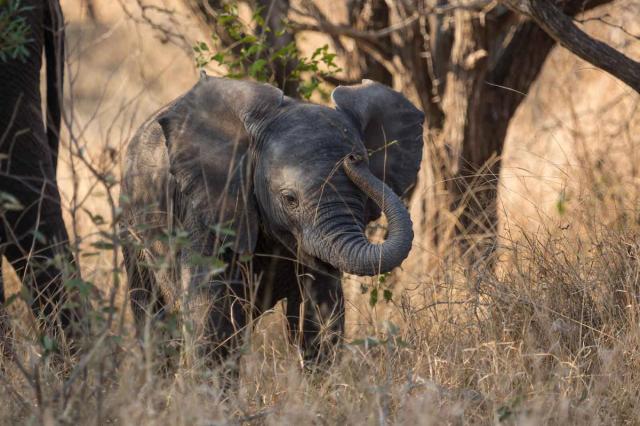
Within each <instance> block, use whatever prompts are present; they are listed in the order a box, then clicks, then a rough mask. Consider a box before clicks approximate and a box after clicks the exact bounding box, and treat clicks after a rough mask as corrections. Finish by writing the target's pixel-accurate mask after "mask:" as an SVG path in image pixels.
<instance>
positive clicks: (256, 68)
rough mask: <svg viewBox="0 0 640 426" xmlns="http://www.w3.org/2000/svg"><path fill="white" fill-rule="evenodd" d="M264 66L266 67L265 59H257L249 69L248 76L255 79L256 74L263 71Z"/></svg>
mask: <svg viewBox="0 0 640 426" xmlns="http://www.w3.org/2000/svg"><path fill="white" fill-rule="evenodd" d="M265 65H267V60H266V59H258V60H257V61H255V62H254V63H253V64H251V66H250V67H249V75H250V76H251V77H256V76H257V75H258V73H259V72H261V71H262V70H263V69H264V67H265Z"/></svg>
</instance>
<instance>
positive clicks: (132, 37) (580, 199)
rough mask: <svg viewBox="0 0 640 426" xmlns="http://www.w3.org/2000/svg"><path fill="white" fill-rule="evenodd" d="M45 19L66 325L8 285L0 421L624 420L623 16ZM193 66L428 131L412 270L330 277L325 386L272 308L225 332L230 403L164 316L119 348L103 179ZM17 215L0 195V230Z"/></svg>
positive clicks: (9, 37)
mask: <svg viewBox="0 0 640 426" xmlns="http://www.w3.org/2000/svg"><path fill="white" fill-rule="evenodd" d="M61 5H62V10H63V12H64V14H65V33H66V49H65V50H66V53H65V62H64V63H65V66H64V69H65V76H66V79H65V87H64V99H63V105H64V109H63V113H62V126H61V127H62V130H61V132H60V136H61V137H60V152H59V156H58V167H57V185H58V187H59V189H60V193H61V204H62V207H63V214H64V219H65V223H66V227H67V230H68V233H69V240H70V241H69V248H70V252H71V253H72V255H73V259H74V261H73V262H69V261H68V258H66V257H60V258H56V259H55V262H58V263H59V265H58V266H59V267H60V270H61V271H62V273H63V275H62V282H63V284H64V286H65V288H66V290H68V291H69V292H71V293H72V294H74V295H75V298H73V299H72V300H69V301H67V302H65V303H69V304H78V305H80V306H83V307H86V308H87V309H86V312H87V314H86V315H84V317H83V319H82V327H80V329H81V330H82V335H81V337H80V338H79V339H77V343H75V344H74V345H73V346H72V347H70V346H69V345H68V343H67V341H66V339H65V338H64V333H55V332H54V333H51V332H48V331H46V330H45V328H44V327H42V324H43V322H44V321H43V319H44V318H34V316H33V315H32V312H31V310H30V309H29V308H28V306H29V305H30V304H31V303H32V301H33V298H34V294H33V293H32V292H30V291H29V289H28V287H26V286H24V285H22V281H24V279H25V277H24V276H17V275H16V274H15V272H14V271H13V270H12V268H10V267H9V265H7V263H6V262H5V263H4V265H3V271H2V272H3V276H4V286H5V291H4V293H5V295H6V297H5V300H4V303H3V306H2V311H0V321H1V324H0V329H1V332H2V337H1V340H0V345H2V357H1V358H0V389H2V395H3V398H2V403H0V422H2V423H3V424H23V423H26V424H100V425H102V424H185V425H186V424H207V425H209V424H338V423H344V424H468V423H473V424H491V423H493V424H580V425H582V424H638V423H639V421H638V419H639V418H640V391H639V389H640V300H639V299H638V297H639V294H640V170H639V169H638V164H640V153H639V152H638V144H640V136H639V135H640V109H639V106H640V95H639V88H640V85H639V83H638V81H639V79H640V64H639V63H638V61H639V60H640V20H638V16H640V3H638V2H637V0H593V1H581V0H580V1H574V0H567V1H561V2H559V1H552V0H527V1H511V0H500V1H482V0H480V1H460V2H458V1H438V2H436V1H429V0H425V1H423V0H416V1H404V0H396V1H384V0H344V1H335V2H334V1H324V0H252V1H246V2H245V1H242V2H240V1H238V2H236V1H231V0H157V1H156V0H119V1H118V2H109V1H103V0H64V1H62V2H61ZM22 7H23V5H21V2H20V1H17V0H5V1H2V0H0V66H2V62H3V61H4V60H8V59H10V58H14V59H15V58H18V59H19V58H21V57H24V56H25V55H28V52H25V50H24V48H23V47H24V46H25V45H27V44H28V43H29V42H30V40H31V38H30V35H29V31H28V28H26V27H25V23H24V22H23V21H21V19H20V11H21V8H22ZM201 69H204V70H206V71H207V72H208V73H209V74H211V75H219V76H228V77H231V78H250V79H254V80H259V81H264V82H268V83H271V84H273V85H275V86H278V87H280V88H281V89H282V90H283V91H284V92H285V93H286V94H287V95H288V96H291V97H295V98H300V99H308V100H312V101H314V102H319V103H326V104H330V103H331V99H330V97H329V95H330V93H331V90H332V89H333V88H334V87H335V86H336V85H340V84H342V85H348V84H354V83H359V82H360V81H361V80H362V79H364V78H368V79H373V80H376V81H379V82H382V83H384V84H386V85H389V86H391V87H394V88H395V89H396V90H399V91H401V92H402V93H404V94H405V95H406V96H407V97H409V98H410V99H411V100H412V101H413V102H414V103H415V104H416V105H418V106H419V107H420V108H421V109H422V110H423V111H424V112H425V116H426V119H425V124H424V129H425V132H424V155H423V160H422V166H421V170H420V174H419V178H418V182H417V184H416V185H415V187H414V188H413V189H412V194H411V199H410V203H409V205H408V207H409V211H410V213H411V216H412V219H413V223H414V233H415V238H414V241H413V248H412V251H411V253H410V255H409V258H408V259H407V260H406V261H405V262H404V263H403V265H402V267H401V268H398V269H396V270H395V271H394V272H392V273H391V274H385V275H380V276H377V277H370V278H363V277H356V276H346V277H344V279H343V285H344V288H345V293H346V295H347V302H348V303H347V310H346V324H347V325H346V327H347V330H346V337H345V340H344V342H343V344H342V345H341V347H340V349H339V351H338V353H337V354H336V359H335V362H334V364H333V365H332V366H331V367H329V368H326V369H318V370H315V371H307V370H306V369H305V368H303V367H302V365H301V360H300V354H299V353H298V352H297V351H296V349H295V348H294V347H293V346H291V345H289V344H288V342H287V338H286V326H285V321H284V318H283V316H284V315H283V309H282V307H281V306H278V307H277V308H275V309H273V310H272V311H270V312H268V313H267V314H266V315H264V316H262V317H261V318H260V319H259V320H258V321H256V324H255V326H254V327H253V328H252V329H251V330H249V331H245V332H247V333H249V335H250V336H249V339H248V340H247V344H246V345H245V347H243V348H241V352H242V357H241V361H240V373H239V376H238V378H237V381H236V383H235V384H234V385H233V386H232V387H231V389H226V390H225V387H224V386H222V385H221V377H220V375H219V372H220V371H219V370H218V369H216V368H213V369H212V368H205V367H203V366H202V365H194V364H191V363H187V362H184V359H185V353H184V352H185V350H184V346H181V345H180V344H179V342H181V341H182V340H183V337H184V336H185V335H186V334H188V330H185V328H184V327H183V325H181V323H180V318H171V317H168V318H166V319H165V320H164V321H162V322H161V323H160V324H153V326H152V324H149V326H148V327H146V328H145V330H144V332H143V333H142V334H141V335H136V332H135V329H134V326H133V324H132V320H131V312H130V310H129V300H128V294H127V291H126V288H127V287H126V275H125V273H124V267H123V260H122V255H121V246H122V244H123V241H122V239H121V233H120V228H119V218H120V214H121V210H120V207H119V206H120V203H121V200H119V194H120V188H119V184H120V179H121V169H122V167H121V166H122V160H123V156H124V152H125V149H126V146H127V142H128V141H129V140H130V139H131V137H132V136H133V133H134V132H135V131H136V129H137V128H138V127H139V125H140V124H141V123H142V121H143V120H145V119H146V117H147V116H149V115H150V114H151V113H152V112H153V111H154V110H156V109H157V108H159V107H161V106H162V105H164V104H166V103H167V102H168V101H170V100H171V99H174V98H175V97H176V96H178V95H180V94H181V93H183V92H184V91H185V90H186V89H188V88H189V87H191V86H192V85H193V84H194V82H195V81H196V80H197V78H198V72H199V71H200V70H201ZM3 84H5V82H2V81H0V94H1V93H2V85H3ZM1 101H2V99H1V97H0V102H1ZM2 135H3V129H0V138H2ZM1 142H2V139H0V143H1ZM4 160H5V158H1V157H0V165H2V164H3V163H2V161H4ZM0 170H2V169H1V167H0ZM0 179H3V176H2V175H0ZM23 207H24V206H20V205H19V203H16V202H15V197H12V196H11V194H4V193H1V192H0V214H2V215H4V214H5V213H6V212H8V211H16V210H19V209H21V208H23ZM1 223H2V222H0V224H1ZM384 227H385V222H384V220H382V221H380V222H379V223H375V224H371V225H370V228H371V229H370V230H371V234H372V235H373V237H372V238H375V237H376V234H378V235H379V234H380V233H381V232H383V231H384ZM34 238H42V236H40V235H34ZM176 244H180V241H177V242H176ZM2 245H3V241H0V250H1V249H2V247H3V246H2ZM213 261H215V262H220V260H219V259H214V260H213ZM216 265H218V266H220V267H224V265H223V264H217V263H216ZM154 267H156V268H162V267H163V265H162V262H160V263H159V264H158V265H154ZM167 354H169V361H167Z"/></svg>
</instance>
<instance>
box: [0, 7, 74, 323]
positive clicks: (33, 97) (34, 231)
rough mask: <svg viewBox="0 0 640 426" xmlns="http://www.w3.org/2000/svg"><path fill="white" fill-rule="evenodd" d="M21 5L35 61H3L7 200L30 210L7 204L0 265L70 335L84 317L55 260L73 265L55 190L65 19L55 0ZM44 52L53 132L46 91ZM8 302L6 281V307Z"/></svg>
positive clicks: (1, 140)
mask: <svg viewBox="0 0 640 426" xmlns="http://www.w3.org/2000/svg"><path fill="white" fill-rule="evenodd" d="M20 4H21V6H24V7H25V8H28V9H27V10H25V11H23V12H22V13H21V16H22V17H24V18H25V20H26V22H27V25H28V26H29V29H30V34H29V39H30V40H29V42H28V43H27V44H26V45H25V47H26V49H27V51H28V57H27V58H26V59H24V60H23V59H21V58H17V59H13V58H10V57H9V58H7V59H6V61H2V60H0V195H2V194H3V193H4V194H11V195H12V196H14V197H15V198H16V199H17V200H18V202H19V203H20V204H21V205H22V207H23V208H22V209H12V208H10V209H4V211H3V208H2V204H3V203H2V201H1V200H0V263H1V262H2V254H4V256H5V257H6V259H7V260H8V261H9V262H10V264H11V265H12V266H13V268H14V269H15V270H16V272H17V274H18V276H19V277H21V278H22V280H23V283H24V285H25V286H26V287H27V289H28V290H29V291H30V293H31V295H32V304H31V308H32V310H33V312H34V314H35V316H36V317H43V318H44V319H45V325H46V326H47V328H48V329H49V330H50V331H57V329H58V326H61V327H62V328H63V329H64V330H69V328H70V326H71V325H72V324H73V323H75V322H77V320H78V318H79V315H80V313H79V311H78V310H76V309H75V308H70V307H69V306H68V305H69V304H67V301H68V299H67V294H66V290H65V289H64V288H63V283H62V272H61V271H60V269H59V268H58V267H57V266H56V265H55V264H54V263H53V259H54V257H55V256H56V255H60V256H61V257H62V258H63V259H65V258H66V260H67V261H68V262H69V263H71V262H73V259H72V256H71V254H70V250H69V245H68V239H69V238H68V235H67V231H66V229H65V226H64V222H63V219H62V208H61V205H60V194H59V192H58V187H57V185H56V163H57V155H58V142H59V139H58V135H59V130H60V111H61V103H60V99H61V87H62V74H63V58H64V52H63V47H64V33H63V18H62V12H61V10H60V5H59V3H58V2H57V1H54V0H51V1H49V0H45V1H35V0H32V1H22V2H21V3H20ZM4 7H6V6H4ZM43 50H44V53H45V59H46V76H47V111H46V113H47V114H46V122H47V128H46V129H45V127H44V126H43V122H44V120H43V116H44V115H45V114H44V113H43V111H42V109H41V102H42V96H41V94H40V68H41V67H42V53H43ZM37 236H40V237H39V238H37ZM4 301H5V300H4V292H3V286H2V277H1V276H0V304H2V303H4ZM65 305H67V306H66V307H65ZM0 306H1V305H0Z"/></svg>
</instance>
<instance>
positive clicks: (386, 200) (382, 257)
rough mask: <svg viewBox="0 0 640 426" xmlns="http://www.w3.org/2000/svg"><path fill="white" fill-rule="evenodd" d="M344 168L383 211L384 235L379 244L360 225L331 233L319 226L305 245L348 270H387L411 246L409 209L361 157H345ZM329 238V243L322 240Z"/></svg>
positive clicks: (358, 272)
mask: <svg viewBox="0 0 640 426" xmlns="http://www.w3.org/2000/svg"><path fill="white" fill-rule="evenodd" d="M344 169H345V171H346V174H347V176H348V177H349V179H350V180H351V181H352V182H353V183H354V184H355V185H356V186H357V187H358V188H360V190H362V191H363V192H364V193H365V194H366V195H367V196H368V197H369V198H371V199H372V200H373V201H374V202H375V203H376V204H377V205H378V206H379V207H380V208H381V210H382V211H383V212H384V214H385V215H386V217H387V221H388V236H387V239H386V240H385V242H384V243H382V244H373V243H371V242H370V241H369V240H368V239H367V237H366V235H365V234H364V227H363V226H355V225H354V226H352V227H350V228H349V229H346V228H342V229H340V230H338V231H339V232H335V231H336V230H335V229H334V230H333V232H332V233H333V235H326V233H327V230H326V229H325V230H321V228H322V227H320V228H316V231H315V232H312V233H311V235H308V236H307V238H305V240H306V241H305V244H304V245H305V247H308V248H311V253H313V254H315V255H316V256H317V257H319V258H321V259H322V260H324V261H325V262H327V263H330V264H332V265H333V266H334V267H337V268H338V269H340V270H341V271H344V272H347V273H350V274H355V275H376V274H382V273H385V272H389V271H391V270H392V269H393V268H395V267H396V266H399V265H400V264H401V263H402V261H403V260H404V259H405V258H406V257H407V255H408V254H409V251H410V250H411V242H412V240H413V230H412V223H411V218H410V217H409V213H408V212H407V210H406V208H405V207H404V205H403V204H402V201H401V200H400V199H399V198H398V196H397V195H396V194H395V193H394V192H393V190H392V189H391V188H389V187H388V186H387V185H386V184H385V183H384V182H382V181H381V180H379V179H378V178H376V177H375V176H374V175H373V174H372V173H371V171H370V170H369V167H368V165H367V164H366V163H365V161H364V160H363V159H362V158H361V157H359V156H357V155H355V154H351V155H349V156H348V157H347V158H346V159H345V161H344ZM323 234H324V235H323ZM328 240H330V241H329V242H328V244H323V243H322V242H323V241H324V242H327V241H328Z"/></svg>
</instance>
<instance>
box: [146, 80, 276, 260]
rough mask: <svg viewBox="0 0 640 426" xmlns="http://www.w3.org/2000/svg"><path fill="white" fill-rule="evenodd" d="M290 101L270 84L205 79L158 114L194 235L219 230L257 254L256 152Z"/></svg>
mask: <svg viewBox="0 0 640 426" xmlns="http://www.w3.org/2000/svg"><path fill="white" fill-rule="evenodd" d="M282 99H283V94H282V92H281V91H280V90H279V89H277V88H275V87H273V86H270V85H266V84H258V83H252V82H247V81H239V80H230V79H223V78H215V77H207V76H206V75H205V76H203V77H202V78H201V79H200V81H199V82H198V83H197V84H196V85H195V86H194V87H193V88H192V89H191V90H190V91H189V92H187V93H186V94H185V95H184V96H182V97H181V98H179V99H177V100H176V101H175V102H174V103H173V104H171V105H170V106H169V107H168V108H167V109H165V110H164V111H162V112H161V113H160V114H159V115H158V116H157V121H158V123H159V124H160V126H161V127H162V130H163V132H164V136H165V140H166V143H167V152H168V156H169V170H170V173H171V175H172V176H173V177H174V178H175V182H176V186H177V190H178V193H179V198H180V208H181V209H182V211H183V213H182V215H183V216H184V217H185V221H186V222H187V223H186V226H187V227H188V228H189V229H190V230H191V231H192V232H198V233H199V232H203V231H204V232H205V233H207V234H208V235H210V234H209V231H210V230H213V232H214V234H215V235H217V237H218V243H219V244H225V245H226V244H228V245H230V246H231V247H232V248H233V249H234V250H235V251H236V252H238V253H247V252H253V250H254V249H255V244H256V239H257V232H258V220H257V207H256V204H255V199H254V196H253V188H252V167H253V165H252V161H251V150H250V148H251V145H252V141H253V140H255V139H256V138H257V137H258V136H259V133H260V132H261V129H262V127H263V125H264V123H265V121H266V120H267V119H268V117H269V116H270V114H272V113H273V112H274V111H275V110H276V109H277V108H278V106H279V105H280V104H281V102H282ZM198 237H203V238H204V236H203V235H198Z"/></svg>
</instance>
